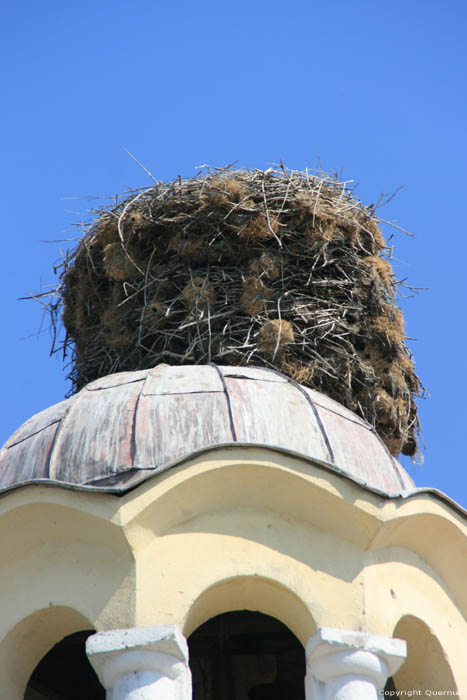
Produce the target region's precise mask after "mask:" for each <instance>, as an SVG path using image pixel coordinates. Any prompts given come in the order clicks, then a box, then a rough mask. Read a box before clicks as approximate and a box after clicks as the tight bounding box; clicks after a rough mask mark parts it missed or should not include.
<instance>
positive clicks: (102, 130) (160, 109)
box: [0, 0, 467, 506]
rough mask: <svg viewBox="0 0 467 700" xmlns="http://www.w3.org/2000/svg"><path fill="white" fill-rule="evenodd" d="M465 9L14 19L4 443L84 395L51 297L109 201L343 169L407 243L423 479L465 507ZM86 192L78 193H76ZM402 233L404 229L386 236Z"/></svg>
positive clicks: (31, 11) (320, 8) (5, 181)
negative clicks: (134, 192) (71, 376)
mask: <svg viewBox="0 0 467 700" xmlns="http://www.w3.org/2000/svg"><path fill="white" fill-rule="evenodd" d="M466 20H467V6H466V5H465V3H464V2H461V1H460V0H451V1H450V2H449V3H445V4H441V3H439V2H435V1H434V0H425V2H421V0H418V1H415V0H412V1H410V0H404V1H403V2H402V1H398V0H391V2H389V1H387V2H385V1H380V2H374V0H361V1H360V2H359V1H357V2H353V3H349V2H344V1H343V0H335V1H334V2H332V3H323V2H315V1H314V0H308V1H307V2H304V1H301V0H296V1H294V0H291V1H290V2H289V3H284V2H275V1H274V0H269V1H268V2H266V1H263V0H258V1H255V0H250V2H245V1H244V0H239V1H238V2H233V1H228V0H227V1H226V2H224V3H219V2H213V1H211V0H207V1H205V2H203V1H202V0H198V1H197V2H187V1H186V0H180V1H179V2H177V3H168V2H159V1H157V0H152V1H150V0H133V1H132V2H128V1H127V2H120V1H119V0H100V1H96V0H94V2H90V1H89V0H81V1H80V2H74V1H73V0H71V1H70V2H67V3H63V2H53V1H51V0H44V2H41V3H36V2H33V1H32V0H24V1H23V2H21V0H19V2H17V3H16V4H15V5H14V6H13V4H9V5H5V7H4V8H3V10H2V23H1V26H2V40H1V46H0V52H1V53H2V54H3V55H2V56H1V65H2V67H3V76H2V88H3V90H2V92H3V109H2V112H1V116H0V120H1V122H2V124H1V126H2V130H1V133H2V137H3V138H2V151H3V168H2V172H1V175H0V177H1V179H2V182H1V187H0V197H1V200H2V202H1V212H2V219H1V220H2V228H3V232H2V259H3V265H2V274H1V275H0V285H1V299H2V304H3V311H4V316H3V318H4V322H3V328H2V336H1V337H2V343H1V359H2V387H3V391H2V398H3V400H2V405H1V408H0V442H3V441H4V440H5V439H6V438H7V437H8V436H9V434H11V433H12V432H13V431H14V430H15V429H16V428H17V427H18V426H19V425H20V424H21V423H22V422H24V421H25V420H26V419H27V418H28V417H29V416H30V415H32V414H33V413H35V412H37V411H39V410H42V409H43V408H45V407H47V406H48V405H50V404H52V403H55V402H57V401H60V400H61V399H62V398H63V395H64V394H65V393H66V392H67V390H68V384H67V382H66V381H65V374H66V372H65V371H64V370H63V364H62V362H61V360H60V358H58V357H54V358H50V357H49V356H48V354H49V347H50V335H49V333H48V330H47V325H48V324H47V319H46V318H43V311H42V309H41V307H40V305H39V304H36V303H33V302H28V301H17V299H18V298H19V297H23V296H27V295H28V294H30V293H31V292H36V291H39V290H41V289H45V288H46V286H47V285H48V284H52V283H53V281H54V274H53V264H54V262H56V261H57V260H59V259H60V255H61V253H60V250H63V249H65V248H66V247H67V246H68V245H70V244H69V243H67V242H66V241H64V240H63V239H67V238H73V237H76V235H79V230H78V229H75V228H74V227H73V224H74V223H76V222H77V221H79V220H80V217H81V218H82V216H83V213H84V211H85V210H86V209H87V208H88V207H89V206H93V205H94V204H95V202H94V201H91V202H89V201H86V197H87V196H98V195H110V196H111V195H114V194H116V193H121V192H122V191H123V190H124V189H125V188H126V187H138V186H142V185H148V184H150V181H149V180H148V178H147V176H146V175H145V173H144V172H143V171H142V170H141V168H139V167H138V165H137V164H136V163H135V162H134V161H133V160H132V159H131V158H129V157H128V155H127V154H126V153H125V150H124V149H128V150H129V151H131V152H132V153H133V154H134V155H135V156H136V157H137V158H138V159H139V160H140V161H142V162H143V163H144V165H145V166H146V167H147V168H148V169H149V170H150V171H151V172H152V173H153V174H154V176H155V177H156V178H157V179H160V180H169V179H171V178H174V177H176V176H177V175H179V174H180V175H182V176H185V177H186V176H188V177H189V176H191V175H194V174H195V172H196V171H195V170H194V168H195V167H196V166H198V165H201V164H204V163H209V164H210V165H212V166H222V165H225V164H226V163H231V162H233V161H235V162H237V163H238V164H239V165H245V166H249V167H268V166H269V164H271V163H277V162H278V161H279V159H282V160H283V161H284V162H285V163H286V164H287V165H288V167H290V168H294V169H303V168H305V167H310V168H314V167H316V166H317V164H318V159H320V161H321V163H322V166H323V168H324V169H326V170H331V169H332V170H338V171H339V170H341V169H342V171H343V176H344V178H345V179H354V180H355V181H356V182H357V183H359V185H358V189H357V194H358V195H359V196H360V198H361V199H362V200H363V201H365V202H366V203H368V204H369V203H371V202H374V201H376V200H377V199H378V197H379V195H380V193H381V192H393V191H394V190H395V189H396V188H397V187H399V186H400V185H405V187H404V189H403V190H402V192H401V193H400V194H399V195H398V196H397V197H396V198H395V199H394V200H393V201H392V202H391V203H390V204H389V205H388V206H387V207H386V208H385V210H384V211H382V212H381V215H383V216H384V217H385V218H387V219H390V220H392V221H394V222H396V223H397V224H398V225H400V226H402V227H404V228H406V229H408V230H409V231H411V232H413V234H415V238H413V239H412V238H409V237H407V236H405V235H404V234H402V233H398V232H395V233H394V237H393V239H392V240H391V245H393V246H394V264H395V267H396V273H397V274H398V276H399V277H400V278H407V279H408V281H409V282H410V283H411V284H413V285H414V286H416V287H423V288H427V291H424V292H421V293H420V294H419V295H418V296H417V297H416V298H410V299H401V302H400V303H401V307H402V309H403V311H404V313H405V316H406V328H407V334H408V336H410V337H414V338H416V339H417V340H414V341H410V342H409V345H410V347H411V348H412V351H413V353H414V356H415V360H416V363H417V371H418V374H419V375H420V377H421V379H422V381H423V383H424V384H425V386H426V387H427V389H428V391H429V392H430V395H431V396H430V398H429V399H427V400H425V401H423V402H422V403H421V406H420V413H421V420H422V429H423V435H424V438H425V442H426V451H425V453H424V456H425V464H424V465H423V466H411V464H410V460H406V459H405V458H404V460H403V463H404V465H405V466H406V467H407V468H408V470H409V472H410V473H411V475H412V477H413V478H414V479H415V481H416V483H417V485H419V486H433V487H436V488H439V489H441V490H442V491H444V492H445V493H447V494H448V495H449V496H451V497H452V498H454V499H455V500H457V501H458V502H460V503H462V504H463V505H464V506H467V495H466V484H467V476H466V474H467V469H466V467H467V464H466V462H467V460H466V457H465V446H464V433H465V424H466V417H467V416H466V410H465V405H466V396H467V381H466V371H465V367H464V365H465V358H466V340H467V337H466V336H467V333H466V312H465V305H466V298H467V294H466V292H467V289H466V287H467V274H466V260H467V243H466V240H467V239H466V234H465V198H466V194H465V192H466V186H467V145H466V143H467V142H466V131H467V126H466V125H467V118H466V117H467V115H466V111H467V89H466V88H467V85H466V74H467V73H466V69H467V48H466V42H465V35H466V32H467V21H466ZM69 197H78V199H64V198H69ZM386 233H387V235H389V234H390V233H391V231H390V230H389V229H388V230H387V231H386Z"/></svg>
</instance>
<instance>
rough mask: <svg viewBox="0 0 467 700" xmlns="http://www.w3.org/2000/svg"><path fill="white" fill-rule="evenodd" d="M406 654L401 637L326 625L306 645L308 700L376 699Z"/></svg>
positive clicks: (306, 688)
mask: <svg viewBox="0 0 467 700" xmlns="http://www.w3.org/2000/svg"><path fill="white" fill-rule="evenodd" d="M406 656H407V646H406V643H405V641H403V640H402V639H392V638H391V637H380V636H378V635H373V634H366V633H364V632H352V631H351V630H341V629H335V628H333V627H323V628H321V629H319V630H318V631H317V632H316V634H314V635H313V637H311V638H310V639H309V640H308V643H307V645H306V665H307V672H306V678H305V695H306V700H377V699H378V698H380V697H381V696H379V695H378V691H379V690H382V689H383V688H384V686H385V684H386V681H387V679H388V678H389V677H390V676H392V675H393V674H394V673H396V671H397V670H398V669H399V668H400V666H402V664H403V662H404V660H405V658H406Z"/></svg>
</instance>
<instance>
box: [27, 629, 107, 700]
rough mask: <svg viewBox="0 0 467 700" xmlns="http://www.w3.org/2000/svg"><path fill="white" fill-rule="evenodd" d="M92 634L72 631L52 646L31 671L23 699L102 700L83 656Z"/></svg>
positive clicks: (95, 677) (97, 683)
mask: <svg viewBox="0 0 467 700" xmlns="http://www.w3.org/2000/svg"><path fill="white" fill-rule="evenodd" d="M94 632H95V630H86V631H83V632H75V633H74V634H69V635H68V636H66V637H65V638H64V639H62V641H61V642H58V644H55V646H53V647H52V649H51V650H50V651H49V652H48V653H47V654H46V655H45V656H44V657H43V659H42V660H41V661H40V662H39V663H38V664H37V666H36V668H35V669H34V671H33V673H32V675H31V677H30V679H29V682H28V685H27V687H26V693H25V695H24V700H81V699H82V698H86V699H87V700H105V690H104V689H103V687H102V686H101V684H100V683H99V680H98V678H97V676H96V674H95V672H94V669H93V668H92V666H91V664H90V663H89V661H88V658H87V656H86V649H85V645H86V639H87V638H88V637H89V636H90V635H91V634H94Z"/></svg>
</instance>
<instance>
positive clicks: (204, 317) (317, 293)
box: [52, 169, 422, 455]
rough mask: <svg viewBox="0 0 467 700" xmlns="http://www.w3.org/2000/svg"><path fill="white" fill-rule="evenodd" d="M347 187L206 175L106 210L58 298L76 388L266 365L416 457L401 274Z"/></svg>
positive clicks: (72, 261)
mask: <svg viewBox="0 0 467 700" xmlns="http://www.w3.org/2000/svg"><path fill="white" fill-rule="evenodd" d="M346 185H347V186H346ZM347 187H348V184H347V183H340V182H338V181H337V179H333V178H331V177H328V176H324V175H322V174H319V175H311V174H310V173H308V172H295V171H288V170H285V169H282V170H279V171H275V170H268V171H266V172H263V171H260V170H236V171H233V170H230V169H224V170H215V171H211V170H207V172H205V173H204V174H201V175H199V176H198V177H196V178H193V179H188V180H183V179H181V178H179V179H178V180H176V181H175V182H172V183H170V184H163V183H155V185H154V186H152V187H149V188H146V189H143V190H140V191H136V192H132V193H131V194H130V195H127V197H126V198H125V199H124V200H123V201H121V202H120V203H117V204H116V205H114V206H112V207H110V208H106V209H102V210H99V211H98V212H96V214H97V218H95V219H94V222H93V223H92V225H91V226H90V228H89V230H88V232H87V234H86V235H85V236H84V237H83V239H82V240H81V241H80V243H79V245H78V246H77V248H76V250H74V251H73V252H71V253H69V256H68V259H67V261H66V263H65V264H64V266H63V268H62V272H61V277H60V283H59V286H58V295H59V296H58V302H57V303H54V304H53V307H52V313H53V316H54V317H55V318H57V314H58V313H60V312H62V311H63V314H62V317H63V322H64V325H65V328H66V331H67V337H66V340H65V341H64V350H65V351H68V350H70V349H71V351H72V362H71V367H72V369H71V373H70V378H71V380H72V384H73V388H74V390H78V389H80V388H81V387H82V386H83V385H84V384H86V383H87V382H89V381H91V380H94V379H96V378H98V377H101V376H103V375H106V374H109V373H112V372H118V371H123V370H137V369H144V368H148V367H151V366H154V365H156V364H157V363H160V362H167V363H170V364H184V363H208V362H215V363H219V364H227V365H228V364H231V365H259V366H263V367H270V368H275V369H277V370H280V371H281V372H283V373H285V374H287V375H289V376H290V377H291V378H292V379H293V380H296V381H297V382H299V383H301V384H304V385H305V386H309V387H312V388H314V389H317V390H318V391H321V392H324V393H325V394H327V395H328V396H330V397H332V398H333V399H336V400H337V401H339V402H340V403H342V404H343V405H345V406H347V407H348V408H349V409H351V410H352V411H355V412H357V413H358V414H360V415H361V416H363V417H364V418H366V420H367V421H369V422H370V423H372V424H373V425H374V426H375V428H376V430H377V431H378V433H379V435H380V436H381V437H382V439H383V440H384V442H385V443H386V445H387V447H388V448H389V450H390V452H391V453H392V454H394V455H397V454H398V453H399V452H403V453H404V454H407V455H414V454H415V452H416V451H417V434H418V432H419V422H418V417H417V406H416V403H415V401H414V398H415V397H417V396H420V395H421V393H422V387H421V384H420V382H419V380H418V378H417V376H416V374H415V371H414V365H413V361H412V357H411V354H410V352H409V350H408V349H407V347H406V345H405V342H404V340H405V334H404V325H403V318H402V314H401V311H400V310H399V308H398V307H397V306H396V304H395V291H396V287H397V282H396V280H395V278H394V275H393V271H392V268H391V265H390V263H389V262H388V259H387V256H386V257H385V253H387V248H386V244H385V240H384V239H383V236H382V234H381V231H380V228H379V226H378V223H379V222H380V221H381V220H380V219H379V218H378V217H376V215H375V213H374V209H373V208H372V207H365V206H364V205H363V204H362V203H361V202H360V201H358V200H357V199H356V198H355V196H354V194H353V193H352V191H348V189H347Z"/></svg>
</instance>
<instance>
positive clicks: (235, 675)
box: [188, 610, 305, 700]
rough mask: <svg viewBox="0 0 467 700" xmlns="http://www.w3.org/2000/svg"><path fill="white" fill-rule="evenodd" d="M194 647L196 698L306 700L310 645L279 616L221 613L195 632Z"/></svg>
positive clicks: (192, 664) (191, 640)
mask: <svg viewBox="0 0 467 700" xmlns="http://www.w3.org/2000/svg"><path fill="white" fill-rule="evenodd" d="M188 647H189V652H190V668H191V672H192V676H193V700H244V698H249V699H250V700H305V690H304V677H305V650H304V648H303V646H302V645H301V643H300V641H299V640H298V639H297V637H295V635H294V634H293V633H292V632H291V631H290V630H289V629H288V628H287V627H286V626H285V625H284V624H282V622H279V620H276V619H275V618H274V617H270V616H269V615H263V614H262V613H259V612H250V611H247V610H243V611H238V612H228V613H224V614H223V615H218V616H216V617H214V618H212V619H211V620H208V621H207V622H205V623H204V624H203V625H201V626H200V627H198V629H197V630H195V631H194V632H193V634H192V635H191V636H190V637H189V639H188Z"/></svg>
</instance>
